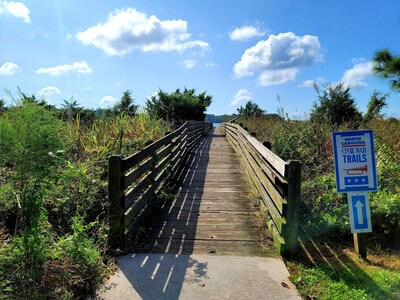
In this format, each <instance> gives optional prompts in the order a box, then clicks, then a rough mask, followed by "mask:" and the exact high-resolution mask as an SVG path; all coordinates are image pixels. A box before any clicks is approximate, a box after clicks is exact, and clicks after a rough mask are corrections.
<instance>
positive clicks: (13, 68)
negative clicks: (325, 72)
mask: <svg viewBox="0 0 400 300" xmlns="http://www.w3.org/2000/svg"><path fill="white" fill-rule="evenodd" d="M20 71H21V68H20V67H19V66H18V65H17V64H14V63H12V62H6V63H4V64H3V65H2V66H1V67H0V76H2V75H3V76H5V75H8V76H11V75H14V74H15V73H17V72H20Z"/></svg>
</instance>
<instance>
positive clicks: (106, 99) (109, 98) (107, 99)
mask: <svg viewBox="0 0 400 300" xmlns="http://www.w3.org/2000/svg"><path fill="white" fill-rule="evenodd" d="M117 101H118V99H117V98H114V97H112V96H104V97H103V98H102V99H101V100H100V103H101V104H104V103H114V102H117Z"/></svg>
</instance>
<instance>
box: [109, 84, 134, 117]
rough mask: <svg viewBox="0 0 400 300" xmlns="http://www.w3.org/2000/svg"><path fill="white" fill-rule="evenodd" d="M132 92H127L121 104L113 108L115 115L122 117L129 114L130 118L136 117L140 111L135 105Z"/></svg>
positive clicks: (118, 103)
mask: <svg viewBox="0 0 400 300" xmlns="http://www.w3.org/2000/svg"><path fill="white" fill-rule="evenodd" d="M131 95H132V91H130V90H126V91H125V92H124V93H123V94H122V98H121V100H120V101H119V102H117V103H116V104H115V105H114V107H113V112H114V114H115V115H120V114H122V113H125V114H127V115H128V116H134V115H135V114H136V111H137V109H138V106H137V105H135V104H133V102H134V100H133V99H132V96H131Z"/></svg>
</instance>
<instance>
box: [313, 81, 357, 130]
mask: <svg viewBox="0 0 400 300" xmlns="http://www.w3.org/2000/svg"><path fill="white" fill-rule="evenodd" d="M314 89H315V91H316V92H317V94H318V102H315V103H314V106H313V109H312V111H311V115H310V120H311V121H312V122H316V123H325V124H330V125H333V126H338V125H340V124H343V123H346V122H353V123H354V124H353V125H354V126H355V127H357V126H358V124H359V122H360V121H361V119H362V116H361V113H360V112H359V111H358V109H357V108H356V105H355V101H354V99H353V97H352V96H351V95H350V88H349V87H348V86H345V85H344V84H343V83H339V84H335V85H329V84H326V85H324V88H323V90H322V91H321V90H320V89H319V87H318V86H317V85H316V84H314Z"/></svg>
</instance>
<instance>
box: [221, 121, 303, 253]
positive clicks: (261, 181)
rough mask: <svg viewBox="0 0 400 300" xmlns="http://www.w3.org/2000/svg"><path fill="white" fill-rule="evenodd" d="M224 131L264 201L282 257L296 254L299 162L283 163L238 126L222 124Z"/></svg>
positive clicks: (299, 179)
mask: <svg viewBox="0 0 400 300" xmlns="http://www.w3.org/2000/svg"><path fill="white" fill-rule="evenodd" d="M221 128H222V131H223V133H224V134H225V135H226V137H227V139H228V140H229V142H230V143H231V144H232V146H233V148H234V149H235V151H236V153H237V154H238V155H239V157H240V158H241V160H242V162H243V165H244V167H245V170H246V172H245V173H246V175H247V177H248V181H249V183H250V185H251V187H252V189H253V190H254V191H255V192H256V193H257V194H258V195H259V196H260V198H261V201H260V205H261V206H262V208H265V209H266V213H267V227H268V229H269V231H270V232H271V234H272V237H273V239H274V243H275V245H276V247H277V248H278V250H279V252H280V254H281V255H282V256H291V255H293V254H294V253H295V251H296V248H297V243H298V222H299V204H300V185H301V165H300V163H299V162H298V161H296V160H289V161H284V160H283V159H281V158H280V157H279V156H277V155H276V154H274V153H273V152H272V151H271V150H270V149H271V144H270V143H264V144H262V143H260V142H259V141H258V140H257V139H256V138H255V137H254V134H253V135H252V134H249V133H248V132H247V131H246V130H245V129H243V128H242V127H241V126H240V125H238V124H234V123H222V124H221Z"/></svg>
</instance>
